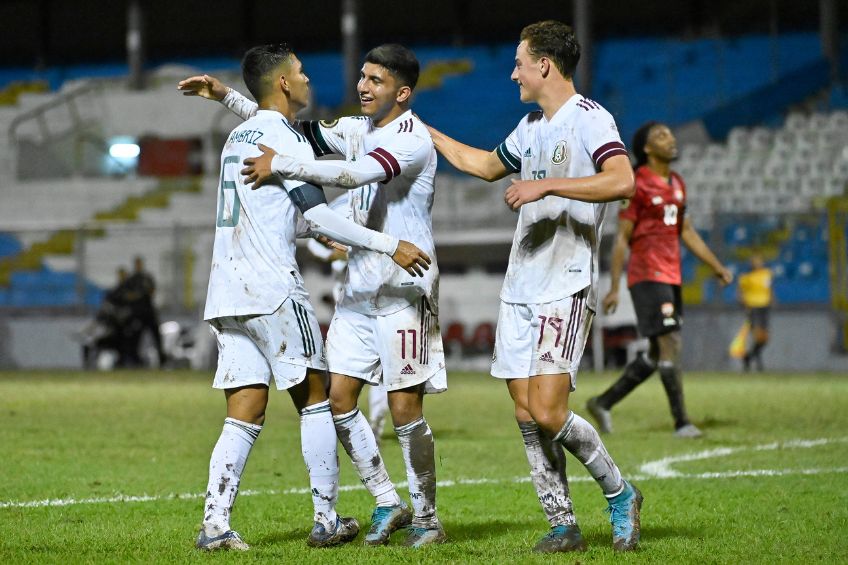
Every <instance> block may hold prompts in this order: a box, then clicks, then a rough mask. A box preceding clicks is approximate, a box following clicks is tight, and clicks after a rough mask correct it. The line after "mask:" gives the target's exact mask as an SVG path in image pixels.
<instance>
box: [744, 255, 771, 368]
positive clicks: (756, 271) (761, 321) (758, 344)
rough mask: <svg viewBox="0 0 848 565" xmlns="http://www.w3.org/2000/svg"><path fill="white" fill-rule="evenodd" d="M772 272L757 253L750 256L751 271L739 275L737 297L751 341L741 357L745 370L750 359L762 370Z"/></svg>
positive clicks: (767, 334)
mask: <svg viewBox="0 0 848 565" xmlns="http://www.w3.org/2000/svg"><path fill="white" fill-rule="evenodd" d="M771 279H772V272H771V269H769V268H768V267H766V266H765V263H764V262H763V257H762V255H760V254H759V253H755V254H754V255H753V256H751V271H750V272H748V273H745V274H744V275H740V276H739V298H740V301H741V302H742V304H743V305H744V306H745V309H746V310H747V312H748V322H749V323H750V324H751V334H752V336H753V343H752V344H751V348H750V349H749V350H748V351H747V352H746V353H745V356H744V357H743V358H742V363H743V364H744V367H745V370H746V371H747V370H749V369H750V368H751V361H754V362H755V363H756V365H757V369H758V370H760V371H762V370H763V358H762V351H763V348H764V347H765V346H766V344H767V343H768V340H769V331H768V326H769V310H770V309H771V304H772V298H773V295H772V289H771Z"/></svg>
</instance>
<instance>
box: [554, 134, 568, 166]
mask: <svg viewBox="0 0 848 565" xmlns="http://www.w3.org/2000/svg"><path fill="white" fill-rule="evenodd" d="M566 159H568V144H567V143H566V142H565V140H563V139H560V140H559V141H557V142H556V145H554V152H553V153H552V154H551V163H553V164H554V165H561V164H563V163H564V162H565V160H566Z"/></svg>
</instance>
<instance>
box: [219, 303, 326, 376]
mask: <svg viewBox="0 0 848 565" xmlns="http://www.w3.org/2000/svg"><path fill="white" fill-rule="evenodd" d="M209 325H210V326H212V333H213V334H214V335H215V338H216V339H217V341H218V369H217V370H216V371H215V380H214V382H213V383H212V386H213V387H214V388H222V389H228V388H238V387H243V386H247V385H256V384H264V385H270V383H271V377H272V376H273V378H274V383H275V384H276V386H277V389H278V390H285V389H288V388H290V387H292V386H294V385H296V384H298V383H299V382H301V381H302V380H303V379H304V377H305V376H306V369H307V368H313V369H319V370H324V369H326V368H327V363H326V360H325V358H324V342H323V340H322V339H321V329H320V327H319V326H318V320H317V319H316V318H315V311H314V310H313V309H312V306H311V305H310V304H309V302H307V301H305V300H299V299H294V298H287V299H286V301H285V302H283V303H282V304H281V305H280V307H279V308H278V309H277V310H276V311H275V312H274V313H273V314H265V315H260V316H225V317H222V318H215V319H213V320H209Z"/></svg>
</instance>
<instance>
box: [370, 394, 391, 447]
mask: <svg viewBox="0 0 848 565" xmlns="http://www.w3.org/2000/svg"><path fill="white" fill-rule="evenodd" d="M388 414H389V401H388V400H387V399H386V390H385V389H384V388H383V386H382V385H378V386H376V387H373V388H372V390H371V391H370V392H369V393H368V424H369V425H370V426H371V430H372V431H373V432H374V438H375V439H376V440H377V444H378V445H379V443H380V436H382V435H383V428H384V427H385V425H386V416H387V415H388Z"/></svg>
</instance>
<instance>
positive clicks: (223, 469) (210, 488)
mask: <svg viewBox="0 0 848 565" xmlns="http://www.w3.org/2000/svg"><path fill="white" fill-rule="evenodd" d="M261 431H262V426H257V425H256V424H249V423H247V422H242V421H240V420H236V419H235V418H227V419H225V420H224V429H223V430H222V431H221V436H220V437H219V438H218V443H216V444H215V448H214V449H213V450H212V457H211V458H210V459H209V483H208V485H207V486H206V502H205V505H204V509H203V529H204V530H205V531H206V534H207V535H210V536H219V535H221V534H223V533H224V532H226V531H228V530H230V513H231V512H232V509H233V504H234V503H235V501H236V495H237V494H238V488H239V483H240V482H241V474H242V471H244V465H245V463H247V456H248V455H250V450H251V448H252V447H253V442H254V441H256V438H257V437H259V432H261Z"/></svg>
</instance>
